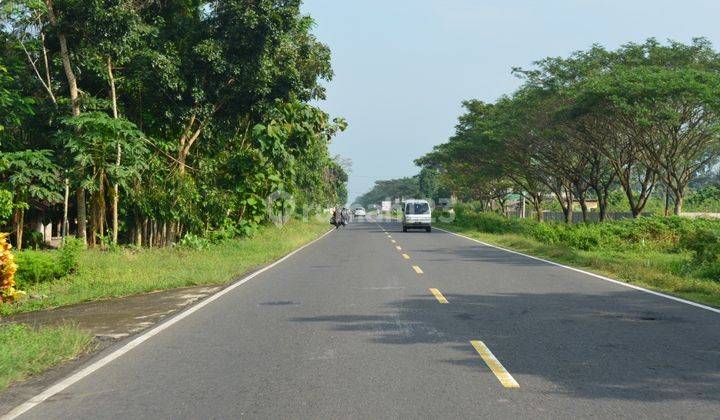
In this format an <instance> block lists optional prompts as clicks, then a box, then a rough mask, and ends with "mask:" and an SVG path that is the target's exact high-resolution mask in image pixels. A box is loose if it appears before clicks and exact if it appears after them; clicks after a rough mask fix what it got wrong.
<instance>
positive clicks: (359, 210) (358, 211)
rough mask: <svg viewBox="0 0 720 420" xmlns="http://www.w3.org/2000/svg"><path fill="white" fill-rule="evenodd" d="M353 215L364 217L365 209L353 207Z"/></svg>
mask: <svg viewBox="0 0 720 420" xmlns="http://www.w3.org/2000/svg"><path fill="white" fill-rule="evenodd" d="M355 217H365V209H364V208H362V207H358V208H356V209H355Z"/></svg>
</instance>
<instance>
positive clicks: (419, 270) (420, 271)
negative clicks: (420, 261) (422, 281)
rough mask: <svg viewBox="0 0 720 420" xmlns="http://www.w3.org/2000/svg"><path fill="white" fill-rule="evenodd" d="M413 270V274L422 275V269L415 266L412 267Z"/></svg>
mask: <svg viewBox="0 0 720 420" xmlns="http://www.w3.org/2000/svg"><path fill="white" fill-rule="evenodd" d="M413 270H415V272H416V273H418V274H422V273H423V271H422V269H421V268H420V267H418V266H417V265H413Z"/></svg>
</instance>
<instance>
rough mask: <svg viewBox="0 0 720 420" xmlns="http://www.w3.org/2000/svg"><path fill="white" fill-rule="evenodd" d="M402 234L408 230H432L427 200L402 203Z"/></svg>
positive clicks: (430, 212) (430, 210)
mask: <svg viewBox="0 0 720 420" xmlns="http://www.w3.org/2000/svg"><path fill="white" fill-rule="evenodd" d="M402 224H403V232H407V231H408V229H425V231H427V232H430V231H431V230H432V209H431V208H430V203H429V202H428V201H427V200H406V201H405V202H404V203H403V218H402Z"/></svg>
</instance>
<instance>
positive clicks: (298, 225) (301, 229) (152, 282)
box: [0, 221, 329, 316]
mask: <svg viewBox="0 0 720 420" xmlns="http://www.w3.org/2000/svg"><path fill="white" fill-rule="evenodd" d="M328 228H329V226H328V225H327V222H322V223H321V222H316V221H312V222H307V223H304V222H296V221H293V222H291V223H288V224H287V225H286V226H284V227H282V228H276V227H274V226H271V227H265V228H262V229H261V230H260V231H259V232H258V233H257V234H256V235H254V236H253V237H252V238H239V239H228V240H225V241H222V242H220V243H217V244H211V245H208V246H207V247H204V248H202V249H192V248H183V247H174V248H153V249H140V250H137V249H121V250H118V251H113V252H110V251H99V250H87V251H83V252H82V253H81V254H80V257H79V269H78V271H77V272H76V273H73V274H71V275H68V276H64V277H62V278H59V279H54V280H51V281H42V282H38V283H33V284H19V286H20V287H21V288H22V289H23V290H25V291H26V292H27V293H28V296H31V298H29V299H27V300H25V301H23V302H20V303H18V304H14V305H3V306H0V315H2V316H7V315H11V314H14V313H19V312H28V311H34V310H38V309H44V308H50V307H58V306H63V305H70V304H73V303H78V302H86V301H92V300H98V299H104V298H111V297H121V296H129V295H134V294H139V293H146V292H152V291H157V290H165V289H172V288H177V287H186V286H198V285H223V284H227V283H229V282H230V281H231V280H233V279H234V278H237V277H238V276H240V275H242V274H243V273H245V272H247V271H248V270H251V269H253V268H254V267H257V266H260V265H264V264H267V263H269V262H271V261H273V260H275V259H278V258H280V257H282V256H283V255H285V254H287V253H289V252H290V251H292V250H293V249H295V248H298V247H299V246H301V245H303V244H306V243H308V242H310V241H311V240H313V239H315V238H317V237H318V236H320V235H321V234H322V233H324V232H326V231H327V230H328ZM47 252H55V251H47ZM21 269H22V267H21Z"/></svg>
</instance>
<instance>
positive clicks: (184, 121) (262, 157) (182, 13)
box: [0, 0, 347, 248]
mask: <svg viewBox="0 0 720 420" xmlns="http://www.w3.org/2000/svg"><path fill="white" fill-rule="evenodd" d="M300 3H301V2H300V0H287V1H280V2H278V1H272V0H182V1H170V2H165V1H152V0H150V1H137V0H82V1H78V0H4V1H3V2H2V3H1V4H0V148H1V150H2V154H1V155H0V188H2V190H3V191H0V220H2V218H5V217H8V216H12V224H13V231H14V237H13V238H14V239H13V240H14V242H15V244H16V246H17V247H18V248H20V247H22V238H23V236H27V235H24V233H23V232H24V226H26V225H28V224H30V225H32V226H33V227H34V226H38V225H41V224H43V223H45V224H46V223H48V222H56V223H57V222H60V221H64V222H63V223H62V227H63V230H64V231H65V233H67V231H68V230H71V231H73V232H74V233H75V234H76V235H78V236H79V237H81V238H87V240H88V241H89V243H90V244H91V245H95V244H96V243H97V242H98V241H108V242H114V243H117V242H118V241H124V242H128V243H136V244H138V245H146V246H153V245H165V244H170V243H173V242H174V241H175V240H177V239H178V238H179V237H180V236H181V235H182V234H183V233H185V232H202V231H206V230H209V229H216V228H221V227H225V228H228V227H230V228H232V229H235V230H237V231H238V232H240V233H243V232H245V233H248V232H250V231H252V230H253V229H254V228H255V227H256V226H257V225H258V224H259V223H262V222H263V221H264V220H265V218H266V212H267V210H268V209H267V206H268V205H272V206H283V205H285V204H284V201H275V202H272V201H268V200H266V197H267V196H268V195H269V194H271V193H273V192H276V191H279V190H282V191H285V192H286V193H288V194H291V195H292V196H293V197H294V199H295V201H296V202H297V203H296V204H298V205H300V206H303V207H304V208H306V209H307V208H320V207H326V206H328V205H331V204H333V203H336V202H344V200H345V199H346V194H347V193H346V189H345V183H346V181H347V174H346V173H345V170H344V168H343V167H342V166H341V165H340V163H339V162H338V161H337V159H332V158H331V157H330V156H329V152H328V143H329V141H330V139H331V137H333V135H334V134H335V133H336V132H337V131H338V130H344V129H345V126H346V124H345V122H344V121H343V120H342V119H334V120H331V119H330V118H329V116H328V115H327V114H326V113H325V112H323V111H322V110H320V109H318V108H316V107H314V106H311V105H309V104H308V102H309V101H311V100H316V99H323V98H324V89H323V86H322V84H321V83H322V81H323V80H329V79H330V78H331V77H332V70H331V67H330V52H329V50H328V48H327V47H326V46H325V45H324V44H322V43H320V42H319V41H318V40H317V39H316V38H315V37H314V36H313V35H312V33H311V29H312V26H313V21H312V20H311V18H310V17H308V16H305V15H303V14H302V13H301V12H300Z"/></svg>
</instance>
